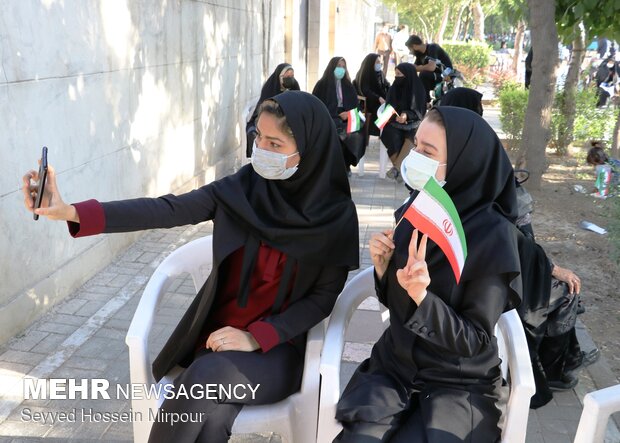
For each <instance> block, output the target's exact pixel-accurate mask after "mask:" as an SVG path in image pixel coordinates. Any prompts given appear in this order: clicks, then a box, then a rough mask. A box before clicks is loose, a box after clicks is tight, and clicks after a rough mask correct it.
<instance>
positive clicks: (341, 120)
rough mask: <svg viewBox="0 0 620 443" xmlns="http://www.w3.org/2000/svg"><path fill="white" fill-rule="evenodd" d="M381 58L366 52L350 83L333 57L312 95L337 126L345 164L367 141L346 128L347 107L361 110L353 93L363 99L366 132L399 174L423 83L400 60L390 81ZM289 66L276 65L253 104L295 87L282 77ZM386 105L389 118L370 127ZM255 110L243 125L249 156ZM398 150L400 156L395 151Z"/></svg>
mask: <svg viewBox="0 0 620 443" xmlns="http://www.w3.org/2000/svg"><path fill="white" fill-rule="evenodd" d="M381 63H382V61H381V57H380V56H379V55H378V54H375V53H371V54H368V55H367V56H366V57H365V58H364V60H363V62H362V65H361V67H360V69H359V71H358V73H357V76H356V78H355V80H353V81H351V76H350V74H349V71H348V68H347V63H346V60H345V59H344V58H343V57H334V58H332V59H331V60H330V62H329V63H328V65H327V67H326V69H325V71H324V73H323V76H322V77H321V78H320V79H319V80H318V81H317V83H316V85H315V87H314V89H313V91H312V94H313V95H315V96H317V97H318V98H319V99H320V100H321V101H322V102H323V103H324V104H325V105H326V107H327V109H328V111H329V113H330V115H331V117H332V120H333V121H334V124H335V125H336V130H337V132H338V135H339V138H340V142H341V149H342V152H343V156H344V160H345V167H346V169H347V171H349V172H350V167H351V166H355V165H357V163H358V161H359V160H360V159H361V158H362V157H363V155H364V153H365V149H366V146H367V144H368V139H367V137H366V134H364V133H363V131H362V130H354V131H347V122H348V118H349V114H348V111H351V110H353V109H360V100H359V97H358V96H360V95H361V96H363V97H365V100H366V104H365V114H366V115H365V118H367V119H368V120H369V121H368V125H369V126H368V135H377V136H378V135H381V141H382V143H383V144H384V145H385V147H386V149H387V152H388V156H389V157H390V159H391V160H392V163H393V165H394V171H395V172H393V174H394V175H395V176H397V175H398V171H399V170H400V162H401V161H402V158H403V157H404V155H406V154H407V151H405V152H402V149H403V146H404V145H405V144H406V142H407V141H410V142H411V143H412V142H413V138H414V136H415V130H416V128H417V127H418V125H419V123H420V122H421V120H422V118H423V116H424V114H425V112H426V102H425V99H424V86H423V85H422V83H421V81H420V79H419V78H418V73H417V71H416V69H415V68H414V67H413V65H411V64H410V63H401V64H400V65H398V66H397V67H396V70H395V75H396V78H395V81H394V84H393V85H391V86H390V83H389V82H388V81H387V80H386V79H385V77H384V75H383V71H382V65H381ZM292 73H293V68H292V67H291V66H290V65H288V64H285V63H283V64H280V65H278V67H277V68H276V70H275V71H274V72H273V74H272V75H271V76H270V77H269V78H268V79H267V81H266V82H265V85H264V86H263V89H262V91H261V97H260V99H259V101H258V104H257V109H258V105H260V104H261V103H262V102H263V101H264V100H266V99H267V98H270V97H273V96H275V95H276V94H278V93H280V92H282V91H283V90H286V89H288V88H287V86H290V88H291V89H299V85H298V84H297V82H294V83H293V82H291V83H290V85H285V84H284V82H285V81H286V78H287V77H286V76H287V75H289V76H292V75H293V74H292ZM386 102H387V103H389V104H390V105H391V106H392V107H393V108H394V109H395V111H396V114H395V115H393V116H392V119H391V121H390V122H389V123H388V124H387V125H386V126H385V127H384V128H383V131H380V130H379V128H378V127H377V126H376V125H375V123H374V122H375V120H376V118H377V111H378V109H379V107H380V106H381V105H383V104H384V103H386ZM255 120H256V111H255V113H254V114H253V116H252V118H251V119H250V121H249V122H248V124H247V126H246V133H247V135H248V137H247V140H248V144H247V148H246V155H247V156H248V157H251V155H252V149H253V141H254V136H255V133H256V124H255ZM401 152H402V154H403V155H400V154H401Z"/></svg>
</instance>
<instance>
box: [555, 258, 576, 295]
mask: <svg viewBox="0 0 620 443" xmlns="http://www.w3.org/2000/svg"><path fill="white" fill-rule="evenodd" d="M551 275H552V276H553V277H555V278H557V279H558V280H560V281H563V282H566V284H567V285H568V293H569V294H579V291H581V279H580V278H579V277H578V276H577V274H575V273H574V272H573V271H571V270H570V269H566V268H562V267H560V266H558V265H555V266H554V267H553V272H552V273H551Z"/></svg>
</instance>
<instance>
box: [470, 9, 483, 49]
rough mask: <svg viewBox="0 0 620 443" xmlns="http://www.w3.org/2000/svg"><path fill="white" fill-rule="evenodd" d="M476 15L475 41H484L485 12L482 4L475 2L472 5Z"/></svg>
mask: <svg viewBox="0 0 620 443" xmlns="http://www.w3.org/2000/svg"><path fill="white" fill-rule="evenodd" d="M472 9H473V13H474V40H478V41H480V42H483V41H484V11H483V10H482V5H481V4H480V2H474V3H473V5H472Z"/></svg>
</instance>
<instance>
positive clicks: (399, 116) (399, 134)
mask: <svg viewBox="0 0 620 443" xmlns="http://www.w3.org/2000/svg"><path fill="white" fill-rule="evenodd" d="M424 94H425V92H424V85H423V84H422V81H421V80H420V79H419V78H418V73H417V71H416V69H415V67H414V66H413V65H412V64H411V63H401V64H400V65H398V66H397V67H396V70H395V78H394V83H393V84H392V86H390V89H389V90H388V93H387V103H386V104H385V105H384V106H383V109H381V108H380V109H379V112H378V113H377V117H378V118H377V121H378V122H379V123H377V126H378V127H379V128H380V129H381V136H380V138H381V142H382V143H383V144H384V145H385V147H386V149H387V152H388V156H389V157H390V160H391V161H392V164H393V165H394V166H393V168H392V169H391V170H390V171H388V173H387V175H388V177H390V178H395V179H398V181H401V180H400V165H401V163H402V159H403V158H404V157H405V156H406V155H407V153H408V147H407V148H406V144H407V143H410V142H412V141H413V138H414V137H415V133H416V129H417V128H418V126H419V124H420V121H421V120H422V118H423V116H424V114H425V113H426V98H425V97H424ZM404 148H406V150H404V151H403V149H404Z"/></svg>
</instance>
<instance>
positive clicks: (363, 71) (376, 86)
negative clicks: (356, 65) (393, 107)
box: [355, 52, 389, 98]
mask: <svg viewBox="0 0 620 443" xmlns="http://www.w3.org/2000/svg"><path fill="white" fill-rule="evenodd" d="M378 58H379V54H377V53H374V52H371V53H370V54H368V55H367V56H366V57H365V58H364V60H363V61H362V65H361V66H360V70H359V71H357V75H356V76H355V83H356V85H357V88H358V91H359V93H360V94H361V95H364V91H365V90H368V89H369V90H371V91H372V92H374V93H375V94H377V95H379V96H381V97H383V98H385V93H386V90H385V87H386V85H387V86H389V83H387V82H386V80H385V77H384V76H383V71H379V72H377V71H375V64H376V63H377V59H378Z"/></svg>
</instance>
